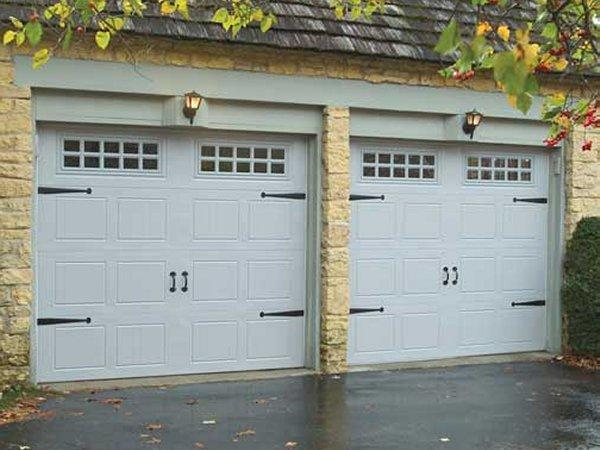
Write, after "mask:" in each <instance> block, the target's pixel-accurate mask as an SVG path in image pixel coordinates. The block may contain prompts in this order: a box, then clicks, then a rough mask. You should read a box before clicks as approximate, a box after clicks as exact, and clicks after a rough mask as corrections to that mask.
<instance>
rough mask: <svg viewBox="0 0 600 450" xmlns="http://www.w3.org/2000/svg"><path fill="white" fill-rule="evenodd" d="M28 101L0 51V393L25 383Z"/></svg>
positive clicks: (30, 144) (29, 290)
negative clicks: (15, 83)
mask: <svg viewBox="0 0 600 450" xmlns="http://www.w3.org/2000/svg"><path fill="white" fill-rule="evenodd" d="M0 52H5V51H4V50H0ZM30 99H31V94H30V90H29V89H28V88H19V87H17V86H15V85H14V84H13V63H12V60H11V58H10V55H8V54H6V53H0V391H2V390H5V389H6V388H7V387H9V386H11V385H15V384H19V383H25V382H27V381H28V380H29V322H30V308H29V306H30V302H31V299H32V285H31V283H32V271H31V203H32V201H31V194H32V185H33V142H32V119H31V101H30Z"/></svg>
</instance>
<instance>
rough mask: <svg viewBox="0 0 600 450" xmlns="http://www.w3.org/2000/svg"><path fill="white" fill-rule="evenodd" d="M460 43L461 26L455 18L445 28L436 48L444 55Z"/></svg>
mask: <svg viewBox="0 0 600 450" xmlns="http://www.w3.org/2000/svg"><path fill="white" fill-rule="evenodd" d="M458 44H460V28H459V26H458V22H457V21H456V20H454V19H452V20H451V21H450V23H449V24H448V25H447V26H446V28H444V31H442V34H441V35H440V39H439V40H438V43H437V45H436V46H435V48H434V50H435V51H436V52H438V53H441V54H442V55H445V54H447V53H450V52H452V51H454V50H455V49H456V47H458Z"/></svg>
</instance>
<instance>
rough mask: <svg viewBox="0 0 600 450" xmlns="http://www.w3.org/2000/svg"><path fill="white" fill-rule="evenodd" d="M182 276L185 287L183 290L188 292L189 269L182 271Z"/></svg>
mask: <svg viewBox="0 0 600 450" xmlns="http://www.w3.org/2000/svg"><path fill="white" fill-rule="evenodd" d="M181 276H182V277H183V287H182V288H181V292H187V290H188V278H187V277H188V273H187V271H185V270H184V271H183V272H181Z"/></svg>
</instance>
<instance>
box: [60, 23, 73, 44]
mask: <svg viewBox="0 0 600 450" xmlns="http://www.w3.org/2000/svg"><path fill="white" fill-rule="evenodd" d="M72 39H73V29H72V28H71V27H70V26H69V27H67V30H66V31H65V35H64V36H63V39H62V42H61V46H62V49H63V50H67V49H68V48H69V47H70V45H71V40H72Z"/></svg>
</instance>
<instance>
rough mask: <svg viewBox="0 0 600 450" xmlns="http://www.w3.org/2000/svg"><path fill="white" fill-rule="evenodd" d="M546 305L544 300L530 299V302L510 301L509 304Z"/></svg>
mask: <svg viewBox="0 0 600 450" xmlns="http://www.w3.org/2000/svg"><path fill="white" fill-rule="evenodd" d="M544 305H546V300H532V301H530V302H512V303H511V304H510V306H512V307H515V306H544Z"/></svg>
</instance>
